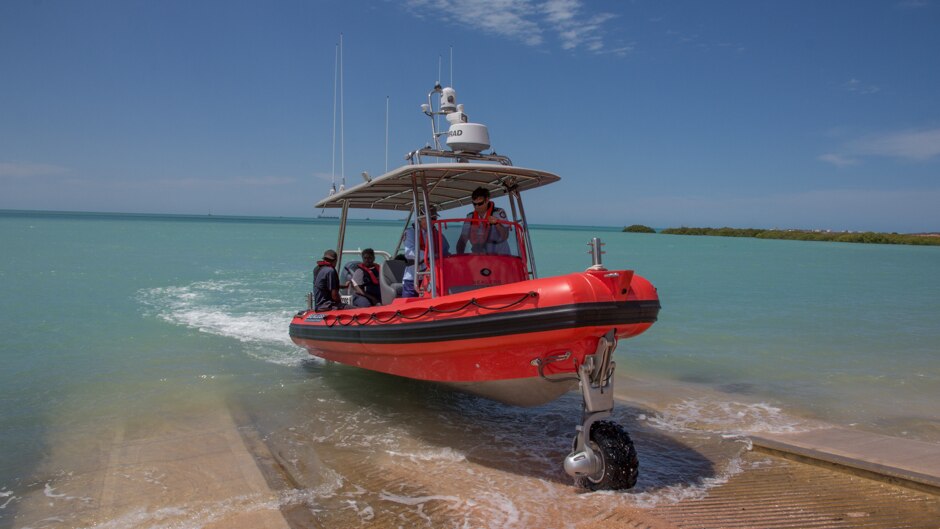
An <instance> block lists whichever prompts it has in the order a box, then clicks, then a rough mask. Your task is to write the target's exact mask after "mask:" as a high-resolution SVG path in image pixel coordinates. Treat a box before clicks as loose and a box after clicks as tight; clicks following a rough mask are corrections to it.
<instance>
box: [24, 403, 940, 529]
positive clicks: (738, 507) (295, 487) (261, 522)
mask: <svg viewBox="0 0 940 529" xmlns="http://www.w3.org/2000/svg"><path fill="white" fill-rule="evenodd" d="M192 419H193V420H190V421H185V422H180V421H179V420H178V418H174V420H173V421H170V422H168V423H167V425H166V427H165V428H156V429H154V428H147V431H140V432H135V431H134V429H133V428H119V429H117V430H116V431H114V435H113V437H112V438H111V441H110V442H108V443H105V445H106V446H105V445H103V446H101V447H100V448H99V449H98V450H97V451H96V454H97V455H95V456H93V457H89V458H88V460H87V468H86V469H85V471H84V472H79V473H77V474H75V475H74V476H71V477H70V485H71V486H69V487H66V486H61V487H59V486H58V485H57V484H55V483H53V484H52V485H50V484H46V485H45V490H44V491H41V492H38V493H37V494H36V495H35V497H34V498H24V501H23V504H22V505H21V509H18V510H19V515H18V516H17V517H16V519H15V520H14V527H32V528H40V527H99V528H112V527H113V528H117V527H187V528H188V527H200V528H223V527H224V528H231V529H240V528H246V529H247V528H252V529H254V528H260V529H268V528H269V529H291V528H292V529H299V528H308V527H320V526H321V525H320V524H319V523H318V522H317V520H316V519H315V518H313V517H311V516H309V513H308V512H307V511H305V509H306V507H305V503H304V502H303V501H299V500H297V499H296V498H295V499H293V500H292V498H294V496H297V495H302V494H303V491H304V486H302V485H300V484H299V483H297V482H293V481H292V479H291V476H290V472H289V471H288V470H287V469H286V468H285V467H284V465H282V464H280V463H279V461H278V458H277V456H276V455H273V454H272V453H271V452H270V451H269V450H268V448H267V447H266V446H265V443H264V441H263V438H262V437H261V436H260V435H258V433H257V432H255V431H254V429H253V428H251V427H250V426H237V425H236V423H237V422H239V421H238V420H237V419H235V420H233V419H232V417H231V416H230V415H229V414H227V413H224V414H221V415H214V416H211V417H205V416H203V417H198V418H192ZM751 441H752V445H753V450H751V451H748V452H746V453H745V454H744V455H743V456H742V461H741V465H742V470H741V471H740V472H737V473H735V474H734V475H732V476H731V477H730V478H728V479H727V481H726V482H725V483H723V484H720V485H718V486H715V487H713V488H711V489H709V490H708V491H707V493H705V494H702V495H700V496H698V497H694V498H687V499H679V500H677V501H674V502H670V503H664V504H660V505H656V506H652V507H641V506H637V507H622V505H623V503H620V505H621V507H615V508H612V509H611V510H610V511H608V512H603V513H598V514H597V515H596V516H594V517H589V518H588V519H585V518H583V517H582V518H581V519H580V520H578V518H577V517H576V518H575V519H574V520H559V521H560V522H563V525H564V526H566V527H572V526H574V527H576V528H577V529H601V528H604V529H621V528H630V529H643V528H647V529H668V528H690V529H691V528H697V529H704V528H716V529H717V528H814V529H827V528H886V529H887V528H892V529H894V528H923V529H940V445H938V444H934V443H926V442H921V441H914V440H908V439H899V438H892V437H885V436H881V435H875V434H870V433H863V432H857V431H853V430H846V429H841V428H827V429H820V430H813V431H808V432H803V433H794V434H779V435H762V436H754V437H753V438H752V439H751ZM310 464H316V462H311V463H310ZM63 485H64V484H63ZM76 490H80V491H81V494H72V493H71V492H69V491H76ZM67 492H69V493H68V494H66V493H67ZM576 503H577V502H575V504H576ZM180 505H185V506H186V508H185V509H182V510H181V509H180V508H179V506H180ZM572 506H574V504H572ZM170 507H172V508H170ZM305 512H307V514H306V515H305ZM432 515H433V513H431V512H427V513H424V515H423V516H424V518H420V519H418V518H416V519H414V520H406V519H403V518H401V517H399V518H396V519H395V523H396V524H397V525H394V526H413V527H426V526H428V523H429V522H430V521H433V522H434V526H441V527H443V526H449V525H448V524H447V521H448V520H447V518H446V515H444V514H442V516H444V517H443V518H440V519H436V520H431V518H429V516H430V517H433V516H432ZM384 521H388V520H384ZM384 521H383V520H379V519H376V520H374V521H373V523H372V524H370V525H369V526H371V527H386V526H387V525H386V524H385V523H384ZM402 524H404V525H402ZM389 527H391V525H389Z"/></svg>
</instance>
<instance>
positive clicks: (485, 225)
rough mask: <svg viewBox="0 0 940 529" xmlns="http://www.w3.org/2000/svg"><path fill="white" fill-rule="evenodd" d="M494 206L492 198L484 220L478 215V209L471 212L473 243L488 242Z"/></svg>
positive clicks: (471, 236) (471, 239)
mask: <svg viewBox="0 0 940 529" xmlns="http://www.w3.org/2000/svg"><path fill="white" fill-rule="evenodd" d="M494 207H495V206H494V205H493V201H492V200H490V201H489V202H488V203H487V205H486V215H484V216H483V218H482V220H481V219H480V216H479V215H477V211H476V209H474V210H473V212H472V213H471V217H470V219H471V221H472V222H471V223H470V242H471V243H472V244H473V245H480V244H486V241H487V240H488V239H489V238H490V216H491V215H492V214H493V208H494Z"/></svg>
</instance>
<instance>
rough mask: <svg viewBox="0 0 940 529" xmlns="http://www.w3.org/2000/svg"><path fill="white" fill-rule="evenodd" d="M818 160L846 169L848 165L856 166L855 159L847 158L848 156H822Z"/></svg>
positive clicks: (830, 154) (832, 154) (856, 161)
mask: <svg viewBox="0 0 940 529" xmlns="http://www.w3.org/2000/svg"><path fill="white" fill-rule="evenodd" d="M819 159H820V160H822V161H824V162H827V163H831V164H832V165H835V166H837V167H848V166H850V165H857V164H858V160H856V159H855V158H849V157H848V156H845V155H842V154H835V153H828V154H823V155H822V156H820V157H819Z"/></svg>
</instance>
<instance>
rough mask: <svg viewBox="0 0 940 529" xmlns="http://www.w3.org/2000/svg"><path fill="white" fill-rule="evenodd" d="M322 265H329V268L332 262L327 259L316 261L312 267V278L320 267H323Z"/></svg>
mask: <svg viewBox="0 0 940 529" xmlns="http://www.w3.org/2000/svg"><path fill="white" fill-rule="evenodd" d="M324 266H329V267H330V268H333V263H331V262H329V261H317V266H315V267H314V269H313V277H314V278H316V277H317V273H318V272H319V271H320V269H321V268H323V267H324Z"/></svg>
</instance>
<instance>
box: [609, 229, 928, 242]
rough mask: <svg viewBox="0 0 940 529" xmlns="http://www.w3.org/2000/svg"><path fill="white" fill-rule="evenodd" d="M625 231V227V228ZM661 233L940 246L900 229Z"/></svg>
mask: <svg viewBox="0 0 940 529" xmlns="http://www.w3.org/2000/svg"><path fill="white" fill-rule="evenodd" d="M624 231H626V230H624ZM660 233H665V234H668V235H711V236H718V237H756V238H758V239H787V240H794V241H829V242H854V243H866V244H913V245H921V246H940V237H929V236H923V235H908V234H901V233H878V232H873V231H866V232H857V233H856V232H852V233H849V232H825V231H807V230H761V229H756V228H727V227H726V228H667V229H665V230H663V231H662V232H660Z"/></svg>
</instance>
